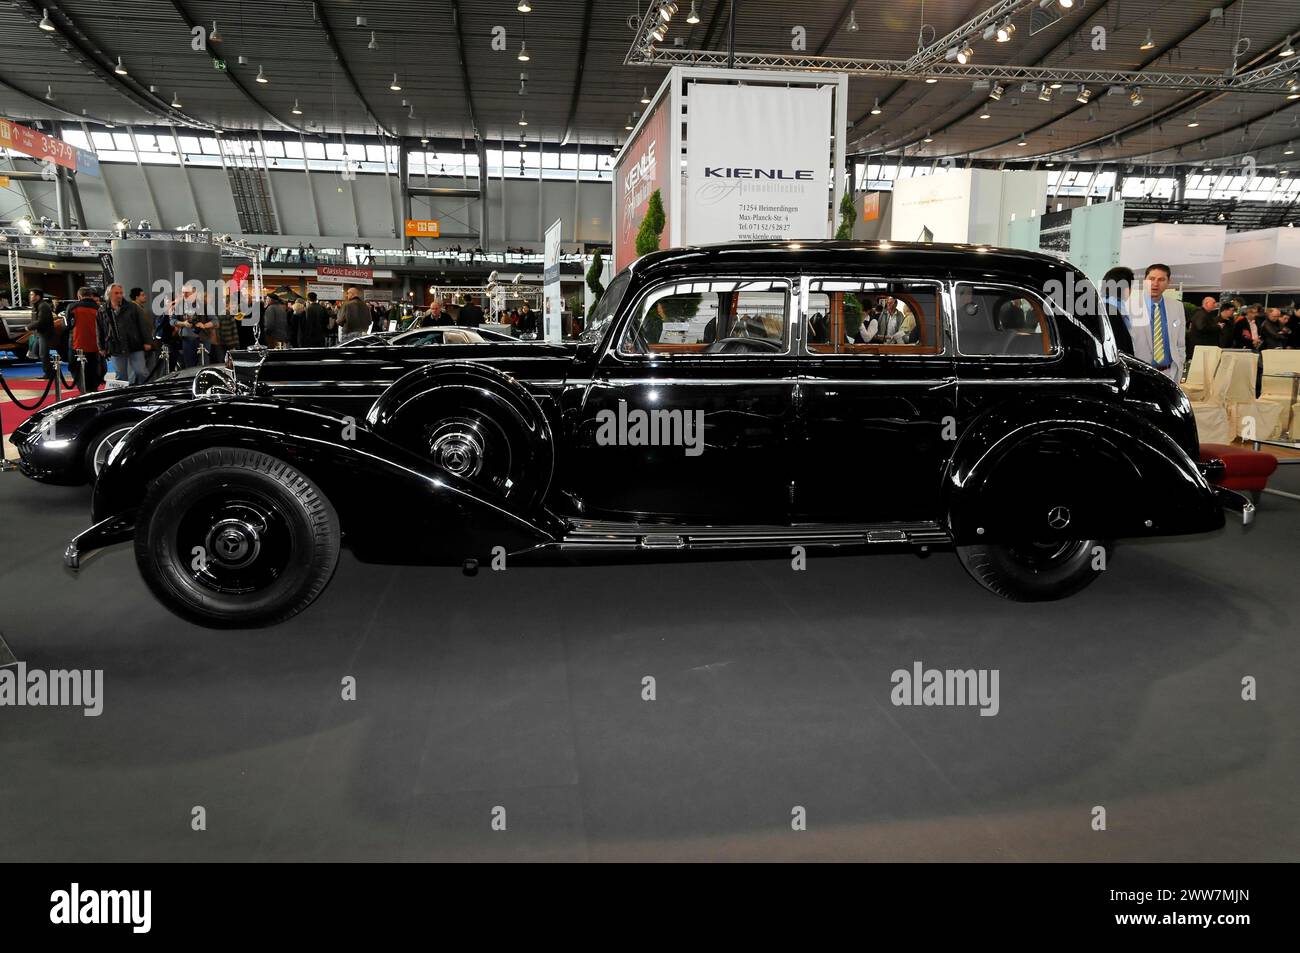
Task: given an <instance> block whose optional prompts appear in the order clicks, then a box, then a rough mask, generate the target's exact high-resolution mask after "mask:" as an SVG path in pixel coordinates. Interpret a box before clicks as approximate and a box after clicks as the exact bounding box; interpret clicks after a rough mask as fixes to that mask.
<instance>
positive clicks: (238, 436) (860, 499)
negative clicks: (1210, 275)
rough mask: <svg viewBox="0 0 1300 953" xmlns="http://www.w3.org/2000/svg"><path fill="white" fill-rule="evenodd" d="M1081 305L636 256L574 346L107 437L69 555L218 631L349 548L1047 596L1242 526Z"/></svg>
mask: <svg viewBox="0 0 1300 953" xmlns="http://www.w3.org/2000/svg"><path fill="white" fill-rule="evenodd" d="M1063 289H1070V290H1068V291H1066V292H1065V293H1064V294H1063V293H1062V290H1063ZM1081 292H1091V293H1081ZM1095 303H1096V302H1095V292H1092V289H1091V286H1090V285H1089V284H1088V283H1087V280H1086V279H1085V278H1084V277H1083V276H1082V275H1081V274H1079V273H1078V272H1076V271H1074V270H1073V269H1072V268H1070V267H1069V266H1068V265H1065V264H1063V263H1061V262H1060V261H1058V260H1056V259H1053V258H1049V257H1046V256H1042V255H1038V254H1032V253H1027V252H1018V251H1002V250H994V249H988V248H983V247H975V246H966V245H957V246H951V245H950V246H944V245H900V244H890V243H884V242H882V243H849V242H804V243H797V244H795V243H791V244H786V243H766V244H764V243H747V244H735V245H724V246H711V247H700V248H683V249H674V250H671V251H664V252H658V253H655V254H652V255H648V256H646V257H644V258H642V259H640V260H638V261H636V262H634V263H633V264H632V265H631V266H630V267H629V268H627V269H626V270H624V271H623V272H622V273H621V274H619V275H618V276H617V277H616V278H615V279H614V280H613V282H612V283H611V284H610V286H609V288H608V289H607V290H606V292H605V294H604V296H603V297H602V298H601V299H600V301H599V304H598V305H597V307H595V308H594V309H593V313H592V314H591V316H590V319H589V321H588V324H587V327H586V329H585V330H584V332H583V334H582V336H581V338H580V339H579V340H578V341H576V342H572V343H567V344H550V345H539V344H521V343H514V342H502V343H495V342H487V343H482V344H475V345H470V346H466V347H449V346H445V345H444V346H440V347H436V348H403V349H387V348H377V349H366V350H365V352H364V353H363V352H362V351H358V352H356V353H355V354H352V355H348V356H342V357H340V356H339V352H338V351H334V352H331V353H330V354H328V355H323V354H322V352H320V351H314V352H312V351H302V352H293V351H278V352H268V353H264V354H256V355H254V354H248V353H243V354H240V355H238V356H237V358H236V360H235V361H234V367H233V370H232V371H230V372H220V371H218V370H215V369H213V370H209V371H205V372H203V373H202V374H200V375H199V376H198V378H197V379H196V382H195V397H194V399H190V400H188V401H186V402H183V403H178V404H176V405H175V406H171V407H167V408H165V409H161V410H159V411H158V412H156V413H153V414H151V415H149V416H148V417H146V418H144V419H143V420H142V421H140V422H139V423H137V424H135V425H134V426H133V427H132V428H131V429H130V430H129V432H127V433H125V434H124V435H123V436H122V437H121V438H120V439H119V440H118V441H117V442H116V443H115V445H114V446H113V448H112V451H111V453H109V454H108V455H107V457H106V458H105V459H104V460H103V462H102V467H101V470H100V474H99V480H98V483H97V485H96V488H95V495H94V514H93V515H94V520H95V524H94V525H93V526H92V527H91V528H90V529H88V530H86V531H85V532H84V533H82V534H81V535H80V536H79V537H77V539H75V540H74V541H73V542H72V544H71V545H70V546H69V548H68V554H67V561H68V563H69V565H71V566H73V567H74V568H75V567H77V566H78V565H80V563H81V562H82V561H83V559H84V558H85V556H86V554H87V553H89V552H90V551H91V550H94V549H97V548H100V547H103V546H105V545H108V544H111V543H114V542H120V541H125V540H128V539H134V542H135V552H136V558H137V561H138V563H139V567H140V570H141V572H142V574H143V576H144V578H145V580H146V582H147V583H148V585H149V586H150V588H151V589H152V590H153V592H154V593H155V595H156V596H157V597H158V598H159V599H161V600H162V601H163V602H164V603H166V604H167V605H168V606H169V607H171V608H172V609H173V610H174V611H176V612H177V613H179V614H181V615H182V616H185V617H187V618H190V619H193V620H196V621H198V622H200V623H203V624H206V625H216V626H222V625H224V626H229V625H255V624H266V623H272V622H275V621H278V620H282V619H285V618H287V617H289V616H291V615H293V614H295V613H297V612H299V611H301V610H302V609H304V608H305V607H307V606H308V605H309V604H310V603H311V602H312V601H313V600H314V599H315V598H316V597H317V596H318V595H319V593H320V592H321V591H322V590H323V589H324V587H325V586H326V584H327V583H328V582H329V579H330V577H331V576H332V574H333V572H334V569H335V565H336V563H337V560H338V554H339V550H340V547H341V546H342V545H344V544H346V545H347V546H349V547H350V548H351V549H352V550H353V551H354V552H356V553H357V555H358V556H359V557H360V558H363V559H369V560H376V561H385V562H427V563H431V564H438V563H452V564H457V563H469V562H471V561H475V560H487V559H491V558H492V557H493V555H494V554H495V555H497V556H498V557H499V556H500V555H502V554H505V555H506V556H507V558H509V559H511V560H545V559H552V558H557V557H563V559H564V560H565V561H573V559H574V556H575V554H576V555H577V556H578V557H581V556H583V555H585V554H600V555H601V556H604V555H606V554H609V553H640V554H647V553H657V554H660V557H659V558H674V557H677V556H680V555H681V554H689V553H691V552H694V551H699V550H718V549H736V550H742V549H743V550H750V549H769V550H773V549H783V550H785V551H786V552H787V553H788V552H789V550H790V547H792V546H796V545H798V546H804V547H824V548H825V549H827V550H830V551H841V552H843V551H860V550H861V549H862V548H867V547H871V546H876V545H882V544H893V545H898V546H906V547H913V548H915V549H916V550H918V551H923V552H929V551H931V550H933V549H935V548H940V547H953V548H955V550H956V553H957V555H958V557H959V558H960V560H961V561H962V563H963V564H964V565H965V567H966V568H967V569H968V570H969V572H970V573H971V575H972V576H974V578H975V579H976V580H977V581H978V582H980V583H982V584H983V585H984V586H986V587H987V588H988V589H990V590H992V591H993V592H996V593H998V594H1000V595H1003V596H1006V597H1008V598H1012V599H1023V600H1036V599H1052V598H1059V597H1062V596H1066V595H1069V594H1071V593H1073V592H1076V591H1078V590H1079V589H1081V588H1082V587H1083V586H1085V585H1087V584H1088V582H1089V581H1091V580H1092V579H1093V578H1094V577H1095V575H1096V574H1097V570H1098V567H1099V565H1101V564H1103V563H1104V554H1105V553H1106V552H1107V551H1108V550H1109V548H1110V547H1111V545H1112V542H1113V540H1115V539H1117V538H1122V537H1135V536H1151V535H1171V534H1180V533H1199V532H1204V531H1207V530H1212V529H1216V528H1218V527H1220V526H1222V525H1223V521H1224V516H1223V508H1224V507H1229V508H1233V509H1236V510H1240V511H1241V512H1242V513H1243V514H1248V513H1249V504H1248V503H1247V502H1246V501H1245V500H1244V499H1243V498H1241V497H1239V496H1237V495H1235V494H1233V493H1231V492H1229V491H1227V490H1224V489H1222V488H1219V487H1217V486H1215V485H1214V484H1213V480H1214V478H1215V477H1216V475H1217V472H1216V469H1215V467H1214V466H1213V464H1207V465H1200V466H1198V464H1197V462H1196V461H1197V459H1198V446H1197V435H1196V425H1195V422H1194V420H1193V417H1192V414H1191V410H1190V407H1189V406H1188V404H1187V401H1186V400H1185V398H1184V397H1183V395H1182V394H1181V393H1180V391H1179V390H1178V388H1177V387H1176V386H1175V385H1174V384H1173V383H1171V382H1170V381H1168V380H1166V379H1165V378H1164V377H1163V376H1162V375H1160V374H1158V373H1156V372H1155V371H1154V370H1152V369H1150V368H1149V367H1147V366H1145V365H1143V364H1140V363H1137V362H1134V361H1132V360H1130V359H1127V358H1123V357H1121V356H1119V355H1118V354H1117V353H1116V349H1115V345H1114V342H1113V340H1112V338H1111V336H1110V331H1109V326H1108V324H1107V322H1106V321H1105V320H1104V318H1102V317H1101V316H1100V314H1099V312H1098V309H1097V307H1096V306H1095ZM399 352H400V353H399ZM377 501H381V502H379V503H377ZM387 513H392V514H399V515H400V516H399V518H397V519H393V518H390V516H388V515H386V514H387Z"/></svg>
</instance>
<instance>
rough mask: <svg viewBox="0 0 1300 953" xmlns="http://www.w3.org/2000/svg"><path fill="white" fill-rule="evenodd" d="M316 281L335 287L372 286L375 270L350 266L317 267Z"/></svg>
mask: <svg viewBox="0 0 1300 953" xmlns="http://www.w3.org/2000/svg"><path fill="white" fill-rule="evenodd" d="M316 280H317V281H324V282H329V283H330V284H336V285H373V284H374V283H375V270H374V269H373V268H358V267H355V266H352V265H317V266H316Z"/></svg>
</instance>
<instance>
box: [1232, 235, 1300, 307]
mask: <svg viewBox="0 0 1300 953" xmlns="http://www.w3.org/2000/svg"><path fill="white" fill-rule="evenodd" d="M1222 286H1223V288H1225V289H1230V290H1232V291H1240V292H1252V291H1294V290H1295V289H1297V288H1300V229H1297V228H1262V229H1258V230H1256V231H1251V232H1235V233H1233V234H1231V235H1229V236H1227V239H1226V242H1225V244H1224V248H1223V280H1222Z"/></svg>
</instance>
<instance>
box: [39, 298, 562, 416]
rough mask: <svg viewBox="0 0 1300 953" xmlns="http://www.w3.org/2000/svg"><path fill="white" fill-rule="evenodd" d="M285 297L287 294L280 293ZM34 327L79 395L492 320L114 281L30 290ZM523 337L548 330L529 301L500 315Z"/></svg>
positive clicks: (348, 301) (466, 307)
mask: <svg viewBox="0 0 1300 953" xmlns="http://www.w3.org/2000/svg"><path fill="white" fill-rule="evenodd" d="M282 290H283V289H282ZM30 304H31V309H32V317H31V321H30V323H29V324H28V328H29V329H30V330H31V331H32V332H33V333H32V335H31V337H30V339H29V349H30V352H31V354H32V355H33V356H34V357H36V358H37V359H39V360H40V361H41V362H42V367H43V370H44V373H45V376H46V377H52V376H53V375H54V373H55V367H54V360H53V356H54V355H55V354H56V353H57V354H58V355H59V356H60V359H62V360H67V361H68V362H69V366H70V368H71V371H72V374H73V376H74V377H75V378H76V384H77V386H78V388H79V389H81V390H82V391H93V390H98V389H99V388H100V387H101V386H102V385H103V384H104V382H105V380H106V379H107V376H108V372H109V371H110V370H111V371H112V372H113V375H114V377H115V378H116V379H117V380H118V381H123V382H125V383H127V384H142V383H145V382H147V381H150V380H154V379H156V378H157V377H160V376H161V375H163V374H165V373H168V372H170V371H173V370H179V369H181V368H186V367H195V366H197V365H200V364H212V363H221V362H222V361H224V360H225V357H226V353H227V352H228V351H231V350H233V349H236V348H241V347H245V348H246V347H251V346H253V345H254V344H260V345H262V346H265V347H268V348H289V347H295V348H296V347H328V346H330V345H333V344H336V343H339V342H347V341H349V340H352V339H354V338H357V337H360V336H361V335H364V334H373V333H376V332H383V331H390V330H406V329H408V328H415V327H433V326H439V325H458V326H461V327H478V326H480V325H482V324H483V322H484V320H485V318H486V316H485V314H484V311H483V307H482V305H481V303H480V302H479V299H478V298H477V297H475V296H469V297H468V298H466V299H465V300H464V302H463V303H461V304H460V305H459V306H457V305H453V304H452V303H450V302H444V301H440V300H434V301H432V302H431V303H430V304H429V306H428V307H427V308H424V309H414V308H411V307H410V306H407V307H406V308H403V307H401V306H400V305H398V304H397V303H396V302H394V303H387V304H386V303H382V302H367V301H365V300H363V298H362V295H361V290H360V289H359V288H356V287H349V288H347V289H346V290H345V291H344V296H343V300H342V301H341V302H338V303H337V305H336V304H335V303H334V302H331V301H323V300H320V299H318V297H317V295H316V294H315V293H314V292H313V293H310V294H308V295H307V296H306V297H305V298H304V297H300V296H298V295H295V294H292V293H289V294H285V295H282V294H279V293H272V294H267V295H265V296H264V297H263V298H262V299H261V301H260V302H258V303H257V306H255V307H254V306H249V307H247V310H241V309H240V304H241V302H240V299H239V297H238V295H235V296H230V295H227V297H226V298H225V300H210V299H209V298H208V297H207V296H206V295H205V294H204V292H202V291H200V290H197V289H186V290H184V291H183V292H182V293H181V294H179V295H176V296H174V297H172V298H168V299H166V300H163V301H160V300H158V299H153V300H151V299H150V296H149V292H147V291H146V290H145V289H143V288H131V289H129V290H128V289H126V288H124V287H123V286H122V285H120V284H112V285H110V286H109V287H108V289H107V290H106V291H104V292H100V291H99V290H98V289H96V288H91V287H83V288H81V289H79V290H78V292H77V297H76V299H75V300H73V301H66V302H59V301H57V300H56V299H55V298H53V297H52V296H49V295H46V294H45V293H44V292H43V291H42V290H40V289H33V290H32V291H31V292H30ZM498 320H500V321H501V322H502V323H503V324H505V325H507V326H509V327H510V329H511V331H512V333H514V334H515V335H517V336H519V337H521V338H530V337H536V336H537V335H538V334H539V333H540V330H541V325H540V322H539V320H538V315H537V312H536V311H534V310H532V309H531V308H530V307H529V306H528V304H527V303H526V302H525V303H523V304H522V305H521V306H520V307H519V308H518V309H515V310H511V311H508V312H503V313H501V314H500V315H499V316H498Z"/></svg>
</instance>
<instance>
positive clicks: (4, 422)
mask: <svg viewBox="0 0 1300 953" xmlns="http://www.w3.org/2000/svg"><path fill="white" fill-rule="evenodd" d="M5 382H6V383H7V384H8V385H9V389H10V390H12V391H13V392H14V396H16V397H17V398H18V399H19V400H21V401H22V402H23V403H24V404H27V405H28V406H30V405H31V404H32V402H33V401H34V400H36V398H37V397H39V396H40V395H41V391H43V390H44V389H45V379H44V378H41V377H35V378H13V377H7V378H6V379H5ZM79 393H80V391H77V390H67V389H66V388H65V389H64V391H63V397H76V396H77V394H79ZM52 403H54V389H53V388H50V393H49V396H47V397H46V398H45V400H44V401H43V402H42V403H41V405H40V407H48V406H50V404H52ZM40 407H36V408H33V409H32V410H23V409H22V408H21V407H19V406H17V405H16V404H14V403H13V402H11V401H10V400H9V395H8V394H6V393H5V392H4V391H3V390H0V432H2V433H3V434H4V435H5V436H6V437H7V436H9V435H10V434H11V433H13V432H14V429H15V428H16V427H17V426H18V425H19V424H20V423H22V422H23V421H24V420H26V419H27V418H28V417H30V416H31V415H32V414H34V413H36V411H37V410H39V409H40Z"/></svg>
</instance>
